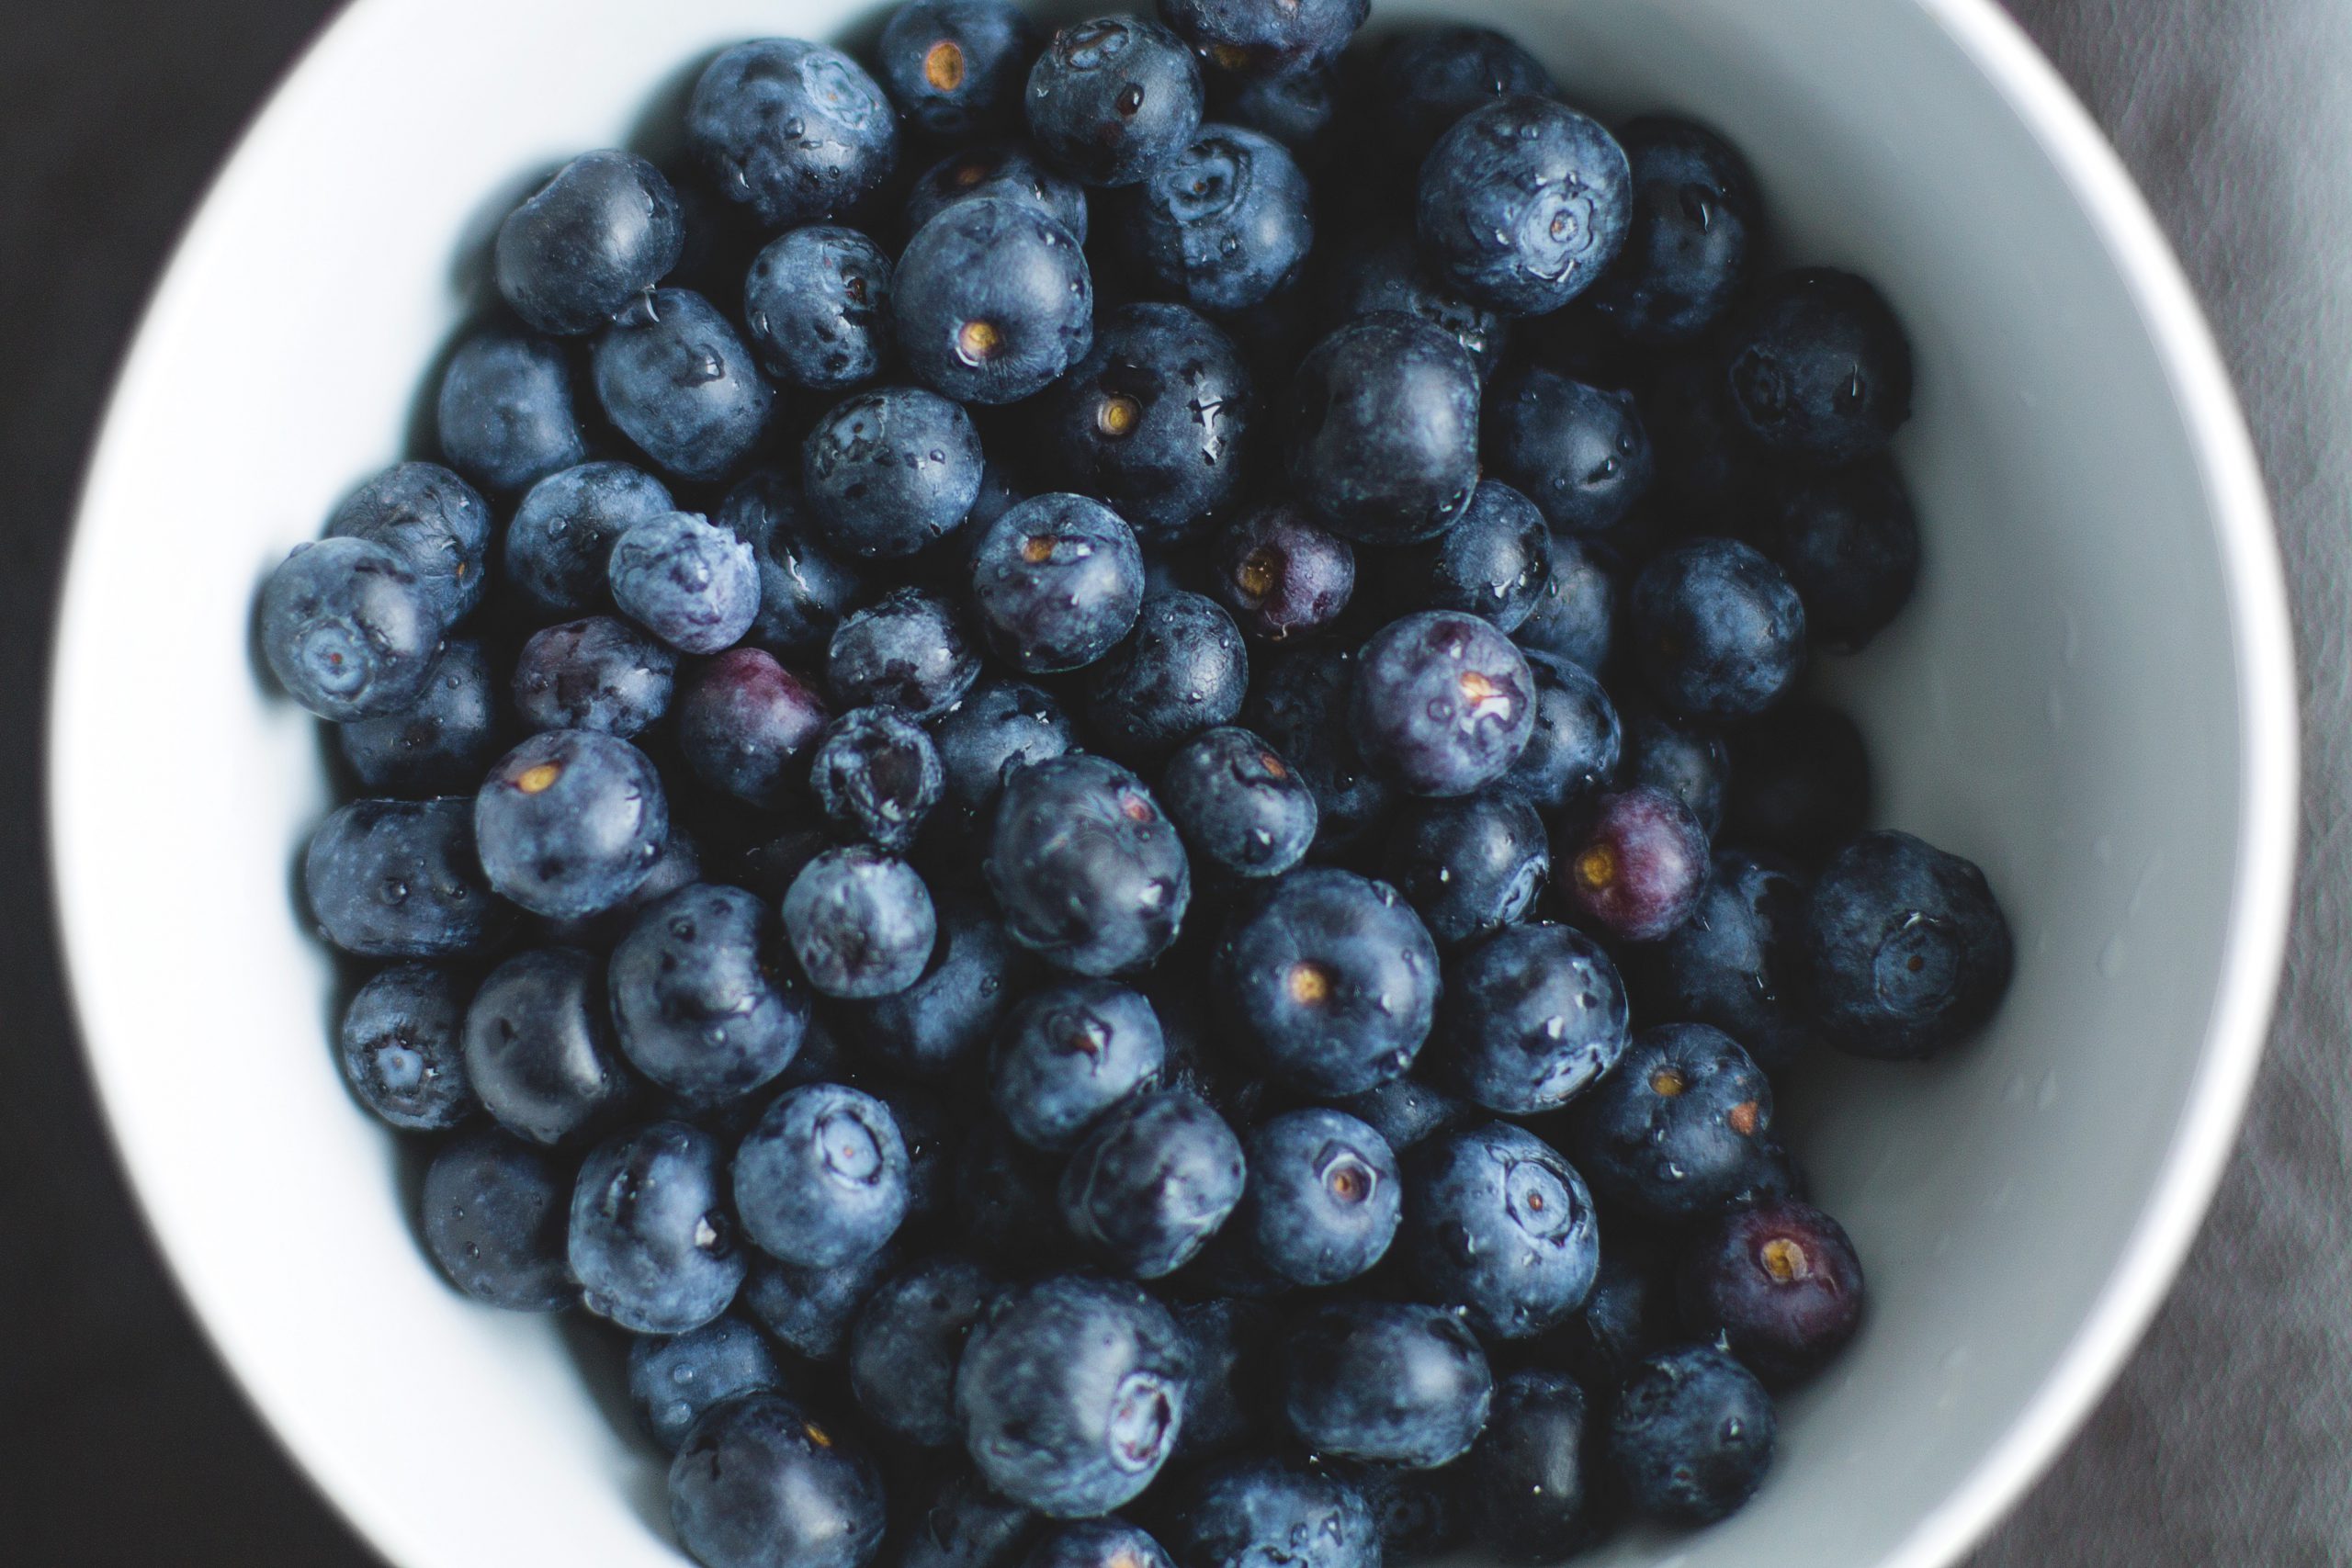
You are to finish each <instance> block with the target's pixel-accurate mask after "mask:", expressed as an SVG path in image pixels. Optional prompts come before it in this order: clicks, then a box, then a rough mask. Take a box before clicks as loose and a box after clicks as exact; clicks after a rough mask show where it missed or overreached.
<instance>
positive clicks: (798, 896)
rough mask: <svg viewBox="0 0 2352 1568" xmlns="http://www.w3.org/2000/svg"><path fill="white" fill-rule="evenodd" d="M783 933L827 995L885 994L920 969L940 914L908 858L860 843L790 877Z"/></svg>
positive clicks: (811, 979)
mask: <svg viewBox="0 0 2352 1568" xmlns="http://www.w3.org/2000/svg"><path fill="white" fill-rule="evenodd" d="M784 929H785V934H786V937H788V938H789V939H790V941H791V943H792V952H793V956H794V957H796V958H797V959H798V960H799V961H800V968H801V972H802V973H803V974H805V975H807V976H809V984H810V985H812V986H814V987H817V989H819V990H820V991H822V992H823V993H824V994H825V995H827V996H829V997H847V998H870V997H887V996H889V995H890V994H891V993H892V992H894V991H903V990H905V989H906V988H907V987H909V986H911V985H913V984H914V983H915V981H916V980H918V979H920V978H921V977H922V971H923V965H924V964H926V963H928V962H929V961H930V958H931V948H932V942H933V938H934V937H935V936H936V935H937V933H938V917H937V915H936V914H935V912H934V911H933V908H932V903H931V894H930V892H929V891H928V890H927V889H926V888H925V887H924V886H923V883H922V877H920V876H918V875H916V874H915V872H914V868H913V867H911V866H910V865H908V864H907V863H906V862H904V861H902V860H899V859H897V858H896V857H894V856H891V855H888V854H885V853H883V852H881V851H880V850H877V849H874V848H872V847H870V846H868V845H865V844H853V845H851V846H849V847H848V848H846V849H839V850H828V851H826V852H824V853H823V854H820V855H819V856H818V857H817V858H816V859H815V860H812V861H810V862H809V863H808V865H806V866H805V867H803V868H802V869H801V872H800V874H799V875H797V876H796V877H794V878H793V879H792V889H791V891H790V892H788V893H786V895H785V896H784Z"/></svg>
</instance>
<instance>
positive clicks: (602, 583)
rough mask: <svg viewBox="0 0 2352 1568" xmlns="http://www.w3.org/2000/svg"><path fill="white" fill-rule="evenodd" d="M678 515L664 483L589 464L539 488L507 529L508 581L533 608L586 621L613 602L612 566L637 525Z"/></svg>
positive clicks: (617, 466) (619, 466)
mask: <svg viewBox="0 0 2352 1568" xmlns="http://www.w3.org/2000/svg"><path fill="white" fill-rule="evenodd" d="M673 510H674V508H673V506H672V505H671V502H670V491H669V490H668V489H667V488H666V487H665V486H664V485H663V484H662V481H661V480H660V479H655V478H654V477H653V476H652V475H651V474H649V473H647V472H645V471H644V470H643V469H642V468H631V467H629V466H628V464H627V463H609V462H600V463H582V464H581V465H579V466H578V467H577V468H566V469H564V470H562V471H561V472H560V473H554V474H549V475H548V477H547V478H545V479H541V480H540V481H539V482H538V483H537V484H535V485H533V486H532V487H531V490H530V493H529V494H527V495H526V496H524V498H523V502H522V504H521V505H520V506H518V507H516V508H515V520H514V521H513V522H512V523H510V524H508V525H507V528H506V547H505V557H504V559H505V562H506V577H507V580H508V581H510V582H512V583H514V584H515V587H517V588H519V589H521V590H522V591H523V595H524V597H525V598H526V600H527V601H529V603H530V604H531V605H532V607H533V608H535V609H537V610H542V611H545V612H548V614H551V615H585V614H587V613H588V612H589V611H592V610H595V609H598V608H601V607H602V606H603V605H605V604H607V603H609V602H610V600H611V597H612V587H611V580H610V578H609V577H608V576H607V569H606V563H607V562H608V561H609V560H610V558H611V557H612V553H613V543H614V541H615V540H616V539H618V538H619V537H620V536H622V535H623V534H625V533H627V532H628V530H629V529H630V528H631V527H632V526H634V525H637V524H639V523H641V522H644V521H645V520H646V519H647V518H650V517H660V516H662V515H664V514H666V513H669V512H671V511H673Z"/></svg>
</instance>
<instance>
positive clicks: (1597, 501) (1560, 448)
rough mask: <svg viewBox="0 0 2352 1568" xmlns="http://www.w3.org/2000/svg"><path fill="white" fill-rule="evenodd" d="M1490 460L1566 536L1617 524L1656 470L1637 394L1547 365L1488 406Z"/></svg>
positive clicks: (1519, 380) (1513, 383)
mask: <svg viewBox="0 0 2352 1568" xmlns="http://www.w3.org/2000/svg"><path fill="white" fill-rule="evenodd" d="M1487 457H1488V460H1489V461H1491V462H1492V463H1493V465H1494V468H1495V471H1496V472H1497V473H1498V474H1499V475H1501V476H1502V477H1503V478H1504V479H1508V480H1509V481H1510V482H1511V483H1512V484H1514V485H1517V486H1518V487H1519V488H1520V489H1521V490H1522V491H1526V492H1527V494H1528V496H1529V498H1530V499H1532V501H1533V502H1535V504H1536V505H1538V506H1540V507H1542V508H1543V510H1544V518H1545V519H1546V520H1547V521H1548V522H1550V524H1551V525H1552V526H1553V527H1554V528H1555V529H1557V530H1558V531H1559V532H1561V533H1563V534H1594V533H1600V532H1602V531H1604V530H1607V529H1610V528H1613V527H1615V526H1617V525H1618V524H1620V523H1622V522H1623V521H1624V519H1625V515H1626V513H1629V512H1631V511H1632V510H1633V508H1634V503H1635V502H1639V501H1640V500H1641V499H1642V496H1643V495H1644V493H1645V491H1648V489H1649V487H1650V481H1651V479H1652V478H1653V476H1654V475H1655V474H1656V472H1657V459H1656V457H1655V456H1654V455H1653V454H1652V452H1651V450H1650V439H1649V434H1648V433H1647V432H1646V431H1645V430H1644V429H1643V427H1642V420H1641V415H1640V414H1639V413H1638V412H1635V410H1634V399H1633V395H1632V394H1631V393H1629V392H1617V391H1610V390H1608V389H1604V388H1600V387H1589V386H1587V385H1586V384H1585V383H1583V382H1582V381H1577V380H1572V379H1570V378H1567V377H1566V376H1563V375H1561V374H1560V373H1559V372H1558V371H1556V370H1545V369H1543V368H1541V367H1532V368H1530V369H1528V370H1526V371H1524V372H1523V373H1521V375H1520V376H1518V377H1517V378H1514V379H1513V380H1512V381H1511V382H1510V385H1509V386H1508V387H1505V388H1502V389H1498V393H1497V395H1496V396H1495V397H1494V398H1493V399H1492V400H1489V401H1488V403H1487Z"/></svg>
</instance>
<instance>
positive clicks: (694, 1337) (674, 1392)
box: [628, 1317, 784, 1453]
mask: <svg viewBox="0 0 2352 1568" xmlns="http://www.w3.org/2000/svg"><path fill="white" fill-rule="evenodd" d="M783 1387H784V1374H783V1372H782V1371H780V1370H779V1369H778V1368H777V1366H776V1364H775V1352H773V1351H771V1350H770V1349H769V1348H768V1342H767V1341H766V1340H764V1339H763V1338H761V1337H760V1331H759V1330H758V1329H756V1328H753V1327H752V1325H750V1324H748V1323H745V1322H744V1321H743V1320H742V1319H741V1318H740V1317H719V1318H714V1319H712V1320H711V1321H710V1322H708V1323H706V1324H704V1325H702V1326H701V1327H700V1328H695V1329H690V1330H688V1331H687V1332H686V1333H684V1334H679V1335H673V1336H672V1337H668V1338H638V1339H632V1340H630V1341H629V1347H628V1398H629V1403H630V1404H634V1405H635V1406H636V1407H637V1419H638V1422H639V1425H640V1426H642V1427H644V1428H645V1430H646V1433H647V1434H648V1435H649V1436H650V1437H651V1438H652V1439H653V1440H654V1441H655V1442H657V1443H659V1444H661V1445H662V1448H663V1449H664V1450H667V1451H669V1452H671V1453H676V1452H677V1451H678V1446H679V1445H680V1444H681V1443H684V1441H685V1440H686V1433H687V1432H688V1431H689V1430H691V1429H692V1428H693V1427H694V1424H695V1421H697V1420H699V1419H700V1418H701V1416H702V1415H703V1413H704V1412H705V1411H707V1410H710V1409H712V1408H714V1407H715V1406H718V1405H721V1404H726V1403H727V1402H728V1401H729V1400H730V1399H734V1398H737V1397H739V1396H740V1395H742V1394H746V1393H770V1392H776V1391H780V1390H781V1389H782V1388H783Z"/></svg>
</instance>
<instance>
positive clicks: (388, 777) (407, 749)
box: [334, 638, 504, 795]
mask: <svg viewBox="0 0 2352 1568" xmlns="http://www.w3.org/2000/svg"><path fill="white" fill-rule="evenodd" d="M503 730H504V726H503V723H502V722H501V714H500V711H499V703H498V694H497V692H496V691H495V690H494V689H493V688H492V684H491V674H490V660H489V657H488V656H487V655H485V654H484V653H483V652H482V647H481V643H479V642H475V641H473V640H471V639H470V638H468V639H464V640H460V641H457V642H452V643H450V644H449V645H448V646H447V647H446V648H444V649H442V650H441V657H440V659H439V660H437V661H436V662H435V664H434V667H433V674H432V676H431V677H430V678H429V679H428V680H427V681H426V682H425V683H424V695H423V696H421V697H419V698H417V700H416V702H415V704H414V705H413V706H410V707H406V708H403V709H401V711H400V712H398V713H388V714H384V715H382V716H379V717H376V718H359V719H354V720H352V721H351V722H350V723H349V724H344V725H338V726H336V727H335V732H334V738H335V744H336V745H337V746H338V747H339V748H340V749H341V750H342V751H343V760H344V761H346V762H348V763H350V764H351V771H352V773H353V774H354V775H355V776H356V777H357V778H358V780H359V783H360V785H361V787H363V788H365V789H367V790H368V791H369V792H370V793H372V794H378V795H456V794H460V793H462V792H464V791H465V790H467V789H469V788H470V787H472V785H473V784H475V783H476V782H478V781H479V780H480V779H481V775H482V773H483V771H484V770H486V769H487V768H488V767H489V766H490V764H491V762H492V761H493V760H495V759H496V757H497V756H498V753H499V752H500V751H501V750H503V739H504V737H503Z"/></svg>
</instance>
